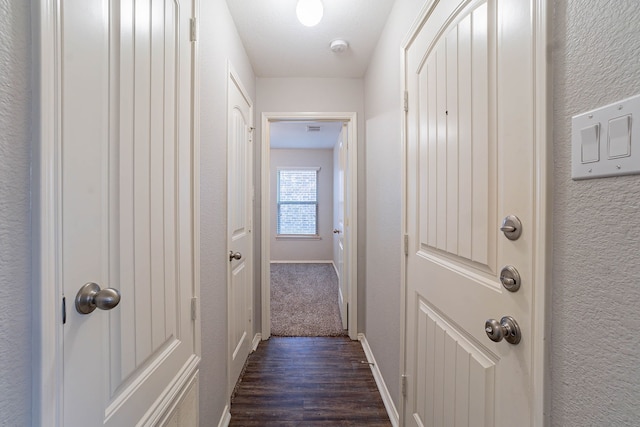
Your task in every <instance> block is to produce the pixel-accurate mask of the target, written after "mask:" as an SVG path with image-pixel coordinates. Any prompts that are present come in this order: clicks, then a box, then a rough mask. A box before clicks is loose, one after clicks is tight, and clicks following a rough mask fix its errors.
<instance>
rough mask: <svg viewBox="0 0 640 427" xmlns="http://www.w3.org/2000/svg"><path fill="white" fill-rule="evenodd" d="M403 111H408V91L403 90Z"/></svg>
mask: <svg viewBox="0 0 640 427" xmlns="http://www.w3.org/2000/svg"><path fill="white" fill-rule="evenodd" d="M404 111H405V112H407V111H409V92H407V91H406V90H405V91H404Z"/></svg>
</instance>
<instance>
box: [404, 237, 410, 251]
mask: <svg viewBox="0 0 640 427" xmlns="http://www.w3.org/2000/svg"><path fill="white" fill-rule="evenodd" d="M404 254H405V256H406V255H409V235H408V234H405V235H404Z"/></svg>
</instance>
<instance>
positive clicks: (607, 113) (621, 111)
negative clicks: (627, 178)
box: [571, 95, 640, 179]
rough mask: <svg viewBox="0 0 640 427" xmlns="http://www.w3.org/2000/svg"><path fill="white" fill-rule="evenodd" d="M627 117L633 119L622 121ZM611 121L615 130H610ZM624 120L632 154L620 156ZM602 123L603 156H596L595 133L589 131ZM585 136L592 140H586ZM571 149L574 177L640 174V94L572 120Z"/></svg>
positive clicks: (599, 147) (600, 148) (601, 148)
mask: <svg viewBox="0 0 640 427" xmlns="http://www.w3.org/2000/svg"><path fill="white" fill-rule="evenodd" d="M625 116H628V117H629V118H628V119H627V120H620V118H622V117H625ZM616 119H618V120H616ZM610 121H613V123H614V125H615V126H616V127H615V128H613V129H611V130H612V131H613V132H610V129H609V127H610V126H609V122H610ZM621 123H628V125H629V136H630V139H629V143H630V146H629V148H630V150H629V151H630V154H629V155H628V156H624V157H620V152H621V146H622V145H623V144H624V138H623V139H621V132H620V124H621ZM598 124H599V131H598V136H599V144H598V146H597V150H598V151H599V156H595V155H593V151H592V150H593V149H594V147H595V145H594V141H593V139H592V137H593V132H590V131H589V130H590V129H592V127H593V126H598ZM622 135H623V136H624V133H623V134H622ZM583 138H588V140H585V141H584V143H583ZM571 150H572V151H571V178H573V179H589V178H601V177H605V176H616V175H631V174H638V173H640V95H636V96H634V97H631V98H627V99H625V100H623V101H619V102H615V103H613V104H610V105H607V106H605V107H601V108H598V109H596V110H593V111H587V112H586V113H582V114H579V115H577V116H574V117H573V118H572V119H571ZM583 150H585V151H584V154H583ZM623 151H624V150H623ZM594 159H595V160H594Z"/></svg>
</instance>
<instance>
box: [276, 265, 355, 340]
mask: <svg viewBox="0 0 640 427" xmlns="http://www.w3.org/2000/svg"><path fill="white" fill-rule="evenodd" d="M271 335H274V336H282V337H334V336H343V335H347V334H346V331H344V330H343V329H342V323H341V321H340V310H339V308H338V277H337V276H336V272H335V270H334V269H333V266H332V265H331V264H271Z"/></svg>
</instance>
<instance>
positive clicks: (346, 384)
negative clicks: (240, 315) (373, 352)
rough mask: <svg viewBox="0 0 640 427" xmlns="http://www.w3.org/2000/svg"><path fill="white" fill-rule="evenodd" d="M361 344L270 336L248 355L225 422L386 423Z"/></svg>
mask: <svg viewBox="0 0 640 427" xmlns="http://www.w3.org/2000/svg"><path fill="white" fill-rule="evenodd" d="M361 361H366V356H365V354H364V351H363V350H362V345H361V344H360V343H359V342H357V341H351V340H349V339H348V338H345V337H332V338H329V337H294V338H284V337H271V338H270V339H269V340H268V341H263V342H262V343H261V344H260V346H259V347H258V349H257V350H256V351H255V353H253V354H252V355H251V356H249V361H248V363H247V366H246V370H245V372H244V375H243V376H242V379H241V382H240V383H239V385H238V388H237V390H236V394H235V396H234V398H233V400H232V402H231V423H230V424H229V425H230V426H261V427H267V426H278V427H291V426H385V427H387V426H390V425H391V422H390V421H389V417H388V416H387V413H386V411H385V408H384V404H383V403H382V399H381V398H380V394H379V392H378V389H377V387H376V383H375V381H374V379H373V375H372V374H371V369H370V368H369V366H368V365H366V364H363V363H361Z"/></svg>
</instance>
